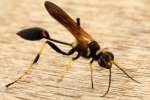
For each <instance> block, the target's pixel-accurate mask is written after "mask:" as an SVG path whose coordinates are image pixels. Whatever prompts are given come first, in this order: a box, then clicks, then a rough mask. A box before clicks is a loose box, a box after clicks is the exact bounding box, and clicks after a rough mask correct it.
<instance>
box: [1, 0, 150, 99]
mask: <svg viewBox="0 0 150 100" xmlns="http://www.w3.org/2000/svg"><path fill="white" fill-rule="evenodd" d="M51 1H53V2H54V3H56V4H57V5H59V6H61V7H62V8H63V9H65V10H66V11H67V12H68V13H69V15H71V16H72V17H73V18H74V19H75V18H76V17H80V18H81V25H82V27H83V28H84V29H85V30H87V31H88V32H89V33H90V34H92V35H93V37H94V38H95V39H96V40H97V41H98V42H99V44H100V45H101V47H102V48H106V47H108V48H109V49H110V50H111V51H112V52H113V53H114V54H115V58H116V60H117V61H118V63H119V65H120V66H121V67H122V68H124V69H125V70H126V71H127V72H128V73H129V74H130V75H132V76H133V77H134V78H135V79H137V80H138V81H140V82H142V84H136V83H134V82H132V81H131V80H130V79H128V78H127V77H126V76H125V75H124V74H122V73H121V72H120V71H118V69H117V68H116V67H113V69H112V71H113V74H112V78H113V79H112V86H111V90H110V92H109V94H108V95H107V96H106V97H104V98H101V97H99V96H100V95H102V94H103V93H104V92H105V91H106V88H107V84H108V70H105V69H103V68H100V67H99V66H98V65H97V63H94V83H95V89H91V86H90V79H89V71H88V68H87V66H88V62H89V60H85V59H82V58H80V59H79V60H77V61H75V63H74V64H73V68H72V70H71V71H70V72H69V73H68V74H67V75H66V77H65V79H64V80H63V81H62V82H61V83H57V82H56V81H57V79H59V78H60V76H61V73H62V72H63V70H64V65H65V64H66V62H67V61H68V59H69V57H66V56H62V55H60V54H57V53H56V52H55V51H53V50H52V49H51V48H49V47H48V48H46V50H45V52H44V53H43V55H42V56H41V58H40V60H39V62H38V64H36V65H35V66H34V68H33V70H32V72H31V74H29V75H27V76H26V77H24V79H22V80H21V81H19V82H18V83H16V84H15V85H13V86H12V87H10V88H9V89H6V88H5V87H4V85H5V84H7V83H9V82H11V81H12V80H14V79H15V78H16V76H17V75H18V74H19V73H21V71H22V70H23V69H24V68H25V67H26V65H28V64H30V63H31V61H32V60H33V59H34V56H35V55H36V52H37V50H38V48H39V46H40V44H41V43H42V42H44V40H43V41H36V42H30V41H25V40H23V39H21V38H20V37H18V36H17V35H16V34H15V33H16V32H18V31H19V30H22V29H24V28H28V27H32V26H39V27H43V28H45V29H47V30H48V31H49V32H50V35H51V36H52V37H54V38H56V39H60V40H63V41H67V42H72V41H73V40H74V39H73V37H72V36H71V34H69V32H68V31H67V30H66V29H65V28H64V27H62V26H61V25H60V24H59V23H57V22H56V21H55V20H54V19H53V18H52V17H50V16H49V14H48V13H47V11H46V10H45V8H44V1H43V0H0V8H1V10H0V21H1V22H0V34H1V36H0V83H1V84H0V100H91V99H92V100H101V99H103V100H110V99H111V100H149V99H150V85H149V84H150V62H149V59H150V52H149V51H150V49H149V48H150V6H149V5H150V1H149V0H92V1H91V0H51ZM60 47H62V48H63V49H64V50H66V51H67V50H69V47H67V46H62V45H60Z"/></svg>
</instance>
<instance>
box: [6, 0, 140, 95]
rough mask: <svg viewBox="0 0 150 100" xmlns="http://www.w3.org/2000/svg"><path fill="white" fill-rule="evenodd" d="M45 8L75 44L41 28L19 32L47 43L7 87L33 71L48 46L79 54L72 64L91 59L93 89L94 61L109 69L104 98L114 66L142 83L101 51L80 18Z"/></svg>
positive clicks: (49, 4) (52, 7) (49, 6)
mask: <svg viewBox="0 0 150 100" xmlns="http://www.w3.org/2000/svg"><path fill="white" fill-rule="evenodd" d="M45 8H46V10H47V11H48V13H49V14H50V15H51V16H52V17H53V18H54V19H55V20H57V21H58V22H59V23H60V24H61V25H63V26H64V27H65V28H66V29H67V30H68V31H69V32H70V33H71V34H72V35H73V36H74V37H75V41H74V42H73V43H67V42H63V41H59V40H56V39H53V38H51V37H50V35H49V33H48V31H47V30H45V29H43V28H40V27H32V28H28V29H24V30H21V31H19V32H18V33H17V35H19V36H20V37H22V38H24V39H26V40H31V41H36V40H41V39H46V41H45V42H44V43H43V44H42V46H41V47H40V50H39V52H38V53H37V56H36V57H35V59H34V60H33V62H32V63H31V64H30V65H29V66H28V67H27V69H26V70H24V71H23V73H22V74H21V75H20V76H19V77H17V78H16V80H14V81H13V82H11V83H9V84H7V85H6V87H9V86H11V85H13V84H14V83H16V82H17V81H18V80H20V79H22V77H24V76H25V75H26V74H28V73H29V72H30V71H31V69H32V66H33V65H34V64H35V63H37V62H38V60H39V58H40V55H41V53H42V52H43V50H44V48H45V46H46V45H48V46H50V47H51V48H52V49H54V50H55V51H56V52H58V53H60V54H62V55H67V56H69V55H72V54H74V53H75V52H77V55H76V56H75V57H72V59H71V62H72V61H74V60H76V59H78V58H79V57H83V58H87V59H91V60H90V62H89V69H90V79H91V87H92V88H94V82H93V66H92V63H93V62H94V61H97V62H98V64H99V66H100V67H103V68H106V69H108V70H109V83H108V88H107V90H106V92H105V93H104V94H103V95H102V96H106V95H107V94H108V92H109V90H110V86H111V68H112V65H115V66H116V67H117V68H119V70H121V71H122V72H123V73H124V74H125V75H126V76H127V77H128V78H130V79H131V80H133V81H134V82H137V83H140V82H138V81H137V80H135V79H134V78H132V77H131V76H130V75H129V74H128V73H127V72H126V71H125V70H123V69H122V68H121V67H119V66H118V65H117V63H116V62H115V60H114V54H113V53H111V52H110V51H108V50H106V49H101V47H100V45H99V44H98V42H97V41H95V40H94V38H93V37H92V36H91V35H90V34H88V33H87V32H86V31H85V30H84V29H83V28H82V27H81V25H80V18H77V19H76V21H74V20H73V19H72V18H71V17H70V16H69V15H68V14H67V13H66V12H65V11H64V10H62V9H61V8H60V7H59V6H57V5H56V4H54V3H52V2H50V1H45ZM55 43H60V44H63V45H67V46H70V47H71V50H69V51H68V52H65V51H63V50H61V49H60V48H59V47H58V46H57V45H56V44H55ZM70 68H71V63H70V64H68V66H66V69H65V73H66V72H68V71H69V69H70ZM65 73H64V74H63V75H62V77H61V79H60V80H59V82H60V81H62V79H63V77H64V75H65Z"/></svg>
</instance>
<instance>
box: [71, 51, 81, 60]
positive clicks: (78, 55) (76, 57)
mask: <svg viewBox="0 0 150 100" xmlns="http://www.w3.org/2000/svg"><path fill="white" fill-rule="evenodd" d="M79 57H80V53H79V52H78V54H77V56H75V57H73V58H72V60H76V59H78V58H79Z"/></svg>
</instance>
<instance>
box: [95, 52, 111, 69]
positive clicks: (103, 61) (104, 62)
mask: <svg viewBox="0 0 150 100" xmlns="http://www.w3.org/2000/svg"><path fill="white" fill-rule="evenodd" d="M113 60H114V55H113V54H112V53H111V52H108V51H103V52H101V53H100V54H99V58H98V64H99V65H100V66H101V67H104V68H107V69H110V68H111V67H112V61H113Z"/></svg>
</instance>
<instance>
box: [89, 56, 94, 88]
mask: <svg viewBox="0 0 150 100" xmlns="http://www.w3.org/2000/svg"><path fill="white" fill-rule="evenodd" d="M93 61H94V58H93V59H92V60H91V61H90V64H89V69H90V78H91V86H92V88H94V83H93V66H92V63H93Z"/></svg>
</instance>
